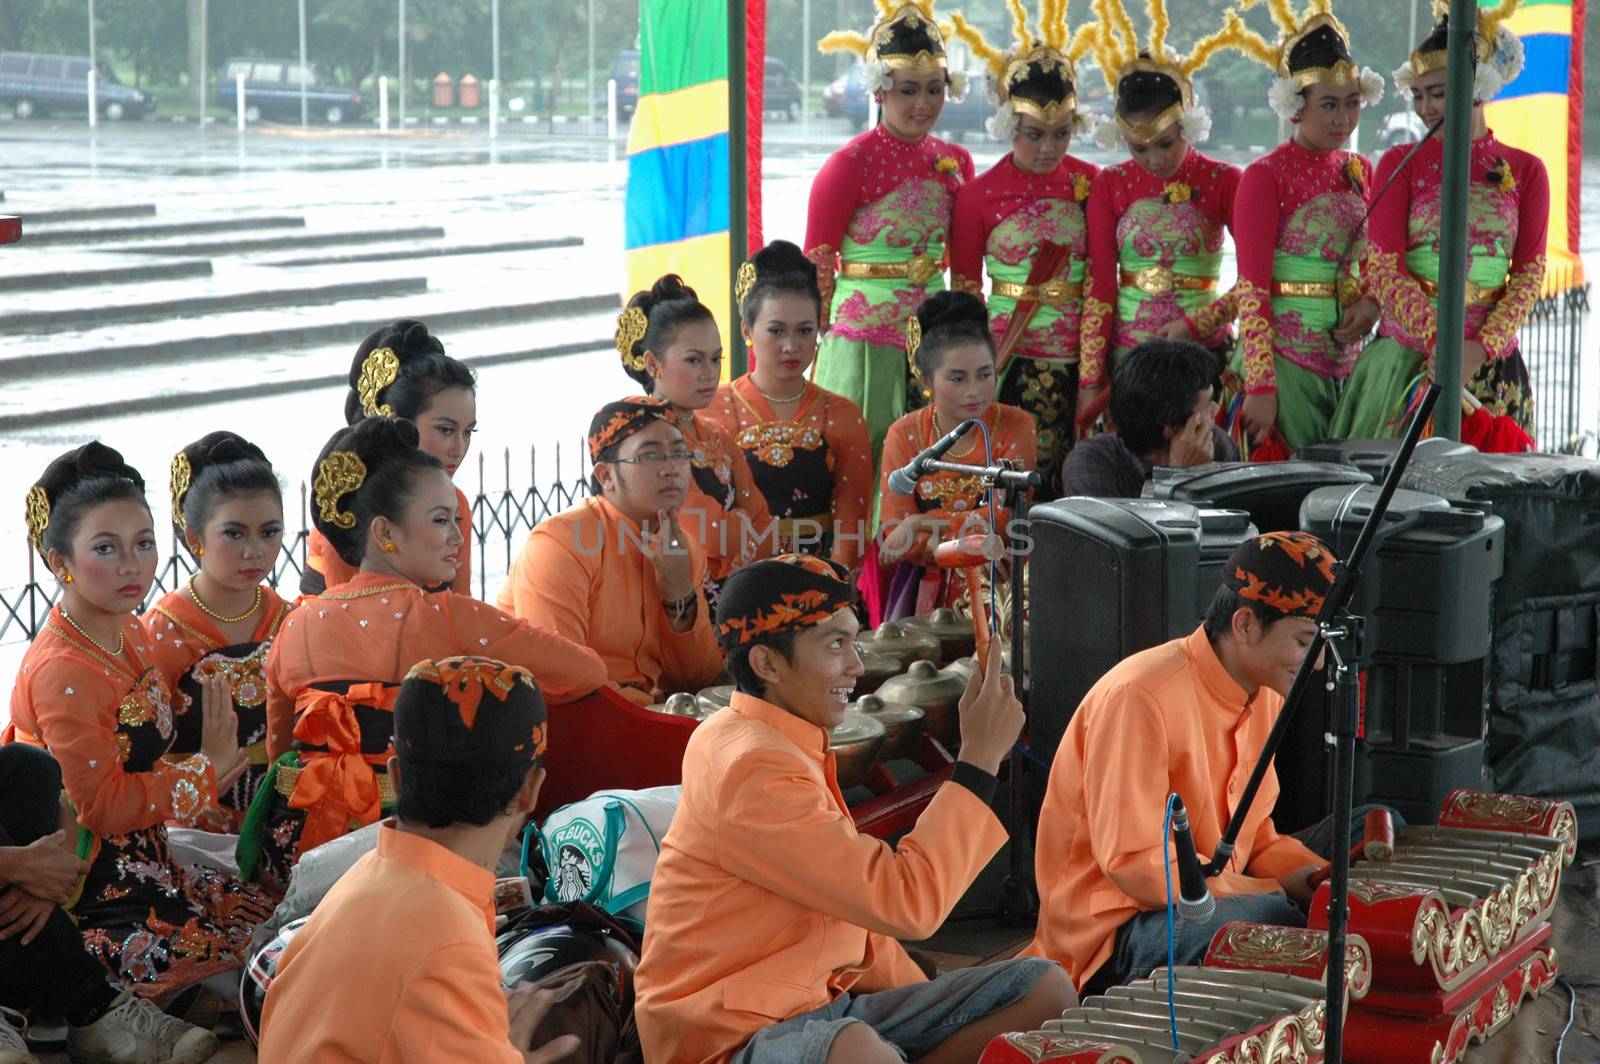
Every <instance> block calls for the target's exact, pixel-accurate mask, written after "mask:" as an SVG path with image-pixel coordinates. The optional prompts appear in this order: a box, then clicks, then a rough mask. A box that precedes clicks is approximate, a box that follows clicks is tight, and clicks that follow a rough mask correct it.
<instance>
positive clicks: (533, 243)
mask: <svg viewBox="0 0 1600 1064" xmlns="http://www.w3.org/2000/svg"><path fill="white" fill-rule="evenodd" d="M582 245H583V238H582V237H578V236H563V237H555V238H552V239H548V240H504V241H501V242H499V243H493V244H425V245H423V246H422V247H417V246H415V245H411V246H407V247H392V248H377V249H375V250H372V251H362V252H357V253H356V254H354V255H308V256H305V257H303V258H289V259H265V260H262V263H261V264H262V265H263V266H343V265H347V264H349V263H356V262H389V261H391V260H394V259H422V258H444V257H449V256H460V255H498V254H500V253H502V252H506V251H545V250H548V249H550V248H571V247H581V246H582Z"/></svg>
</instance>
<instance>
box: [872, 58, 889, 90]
mask: <svg viewBox="0 0 1600 1064" xmlns="http://www.w3.org/2000/svg"><path fill="white" fill-rule="evenodd" d="M867 74H868V76H869V78H870V79H871V82H872V88H873V89H874V90H876V91H878V92H888V91H889V90H890V89H892V88H894V70H893V69H892V68H891V67H890V66H889V64H888V63H886V62H884V61H883V60H882V59H877V60H874V61H873V62H872V64H871V65H870V66H868V67H867Z"/></svg>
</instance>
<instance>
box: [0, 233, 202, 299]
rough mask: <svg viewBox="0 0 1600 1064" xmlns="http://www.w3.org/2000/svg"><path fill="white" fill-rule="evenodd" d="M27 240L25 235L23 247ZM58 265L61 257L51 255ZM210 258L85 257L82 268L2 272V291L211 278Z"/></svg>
mask: <svg viewBox="0 0 1600 1064" xmlns="http://www.w3.org/2000/svg"><path fill="white" fill-rule="evenodd" d="M26 243H27V238H26V235H24V238H23V247H24V250H25V248H26ZM7 258H10V256H9V255H8V256H7ZM51 262H52V263H57V262H58V257H57V256H51ZM210 276H211V262H210V260H209V259H173V260H171V261H170V262H162V261H159V260H150V259H145V258H135V257H132V256H128V257H123V256H109V255H97V256H94V257H93V258H92V259H91V258H90V257H88V256H85V258H84V260H83V263H82V265H81V266H77V267H65V268H61V269H48V270H41V271H39V272H36V273H12V274H5V273H0V292H39V291H46V292H48V291H61V290H66V289H79V288H94V287H96V286H99V285H125V284H142V283H145V282H150V281H170V280H175V279H177V278H183V277H210Z"/></svg>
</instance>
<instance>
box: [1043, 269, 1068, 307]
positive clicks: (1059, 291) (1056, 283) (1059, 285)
mask: <svg viewBox="0 0 1600 1064" xmlns="http://www.w3.org/2000/svg"><path fill="white" fill-rule="evenodd" d="M1066 301H1067V282H1066V279H1065V278H1062V277H1054V278H1051V279H1050V280H1048V281H1046V282H1045V283H1044V284H1042V285H1040V286H1039V302H1040V303H1043V304H1044V305H1045V306H1047V307H1050V308H1051V309H1053V310H1060V309H1061V305H1062V304H1063V303H1065V302H1066Z"/></svg>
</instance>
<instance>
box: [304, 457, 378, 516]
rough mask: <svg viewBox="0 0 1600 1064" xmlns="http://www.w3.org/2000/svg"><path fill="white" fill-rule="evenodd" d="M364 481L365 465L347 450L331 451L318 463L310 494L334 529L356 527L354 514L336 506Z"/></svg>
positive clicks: (365, 477)
mask: <svg viewBox="0 0 1600 1064" xmlns="http://www.w3.org/2000/svg"><path fill="white" fill-rule="evenodd" d="M366 480H367V464H366V463H365V462H363V461H362V460H361V457H360V455H357V454H355V453H353V452H351V451H334V452H333V453H332V454H330V455H328V457H326V458H324V459H323V460H322V461H321V462H319V463H318V464H317V477H316V479H315V480H314V481H312V483H311V495H312V498H313V499H315V500H316V503H317V513H318V514H319V515H320V516H321V517H322V520H323V521H324V522H326V523H327V524H330V525H333V526H334V527H335V528H346V529H349V528H354V527H356V515H355V514H353V513H351V512H350V511H348V510H341V509H339V500H340V499H342V498H344V497H345V496H346V495H348V494H350V493H351V492H353V491H359V490H360V488H361V485H362V484H364V483H366Z"/></svg>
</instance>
